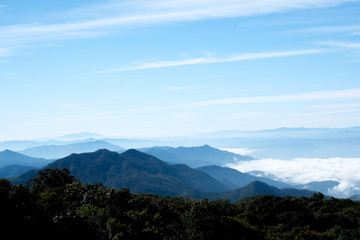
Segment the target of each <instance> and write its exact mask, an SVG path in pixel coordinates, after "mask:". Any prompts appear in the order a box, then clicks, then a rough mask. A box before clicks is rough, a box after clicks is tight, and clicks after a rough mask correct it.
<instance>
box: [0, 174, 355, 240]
mask: <svg viewBox="0 0 360 240" xmlns="http://www.w3.org/2000/svg"><path fill="white" fill-rule="evenodd" d="M0 200H1V204H0V207H1V209H0V211H1V226H2V235H3V236H9V238H10V239H23V238H24V239H32V238H33V239H100V240H101V239H181V240H184V239H185V240H186V239H189V240H190V239H194V240H195V239H196V240H201V239H223V240H226V239H251V240H254V239H255V240H256V239H261V240H262V239H264V240H275V239H326V240H330V239H360V221H359V220H360V203H358V202H354V201H351V200H348V199H347V200H345V199H343V200H340V199H335V198H331V199H324V196H323V195H322V194H314V195H313V196H312V197H310V198H304V197H301V198H298V197H275V196H269V195H263V196H255V197H251V198H245V199H241V200H239V201H237V202H236V203H230V201H228V200H213V201H209V200H207V199H202V200H193V199H189V198H183V197H169V196H164V197H160V196H158V195H155V194H145V193H138V194H134V193H130V191H129V190H128V189H127V188H123V189H113V188H108V187H104V186H102V184H88V185H83V184H82V183H81V182H80V181H79V180H78V179H76V178H75V177H73V176H72V175H71V174H70V172H69V171H68V170H67V169H62V170H60V169H44V170H42V171H40V172H39V173H38V176H37V177H36V178H34V179H32V180H31V181H30V182H29V183H28V184H26V185H12V184H11V183H10V182H9V181H8V180H0Z"/></svg>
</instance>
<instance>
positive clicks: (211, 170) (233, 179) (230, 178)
mask: <svg viewBox="0 0 360 240" xmlns="http://www.w3.org/2000/svg"><path fill="white" fill-rule="evenodd" d="M196 169H197V170H200V171H202V172H205V173H207V174H208V175H210V176H211V177H213V178H215V179H216V180H218V181H219V182H221V183H223V184H225V185H226V186H228V187H229V188H231V189H235V188H241V187H244V186H246V185H247V184H249V183H251V182H254V181H261V182H264V183H266V184H268V185H270V186H274V187H277V188H290V187H293V186H292V185H289V184H286V183H283V182H279V181H275V180H272V179H270V178H265V177H256V176H253V175H250V174H247V173H242V172H239V171H237V170H235V169H233V168H227V167H220V166H216V165H212V166H205V167H199V168H196Z"/></svg>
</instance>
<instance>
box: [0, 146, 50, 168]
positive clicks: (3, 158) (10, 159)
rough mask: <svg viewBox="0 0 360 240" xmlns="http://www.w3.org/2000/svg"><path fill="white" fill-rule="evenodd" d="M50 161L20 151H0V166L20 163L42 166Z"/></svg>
mask: <svg viewBox="0 0 360 240" xmlns="http://www.w3.org/2000/svg"><path fill="white" fill-rule="evenodd" d="M49 162H50V161H49V160H47V159H44V158H34V157H29V156H26V155H24V154H21V153H17V152H13V151H10V150H4V151H2V152H0V167H5V166H9V165H22V166H31V167H38V168H40V167H43V166H45V165H46V164H48V163H49Z"/></svg>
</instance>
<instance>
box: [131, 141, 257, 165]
mask: <svg viewBox="0 0 360 240" xmlns="http://www.w3.org/2000/svg"><path fill="white" fill-rule="evenodd" d="M138 150H140V151H142V152H145V153H148V154H150V155H153V156H155V157H157V158H159V159H161V160H163V161H165V162H169V163H184V164H186V165H188V166H190V167H202V166H207V165H220V166H224V165H226V164H227V163H234V162H237V161H247V160H254V158H252V157H249V156H242V155H239V154H235V153H232V152H228V151H222V150H220V149H217V148H213V147H211V146H209V145H203V146H200V147H178V148H173V147H152V148H140V149H138Z"/></svg>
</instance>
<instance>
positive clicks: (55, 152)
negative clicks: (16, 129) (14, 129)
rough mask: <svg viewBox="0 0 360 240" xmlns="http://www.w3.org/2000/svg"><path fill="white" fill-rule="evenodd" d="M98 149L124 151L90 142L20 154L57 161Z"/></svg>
mask: <svg viewBox="0 0 360 240" xmlns="http://www.w3.org/2000/svg"><path fill="white" fill-rule="evenodd" d="M99 149H109V150H111V151H124V150H125V149H124V148H122V147H119V146H117V145H114V144H111V143H108V142H105V141H102V140H90V141H84V142H80V143H72V144H65V145H44V146H37V147H32V148H27V149H24V150H22V151H20V153H22V154H25V155H28V156H32V157H40V158H47V159H59V158H63V157H66V156H68V155H70V154H72V153H84V152H93V151H96V150H99Z"/></svg>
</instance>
